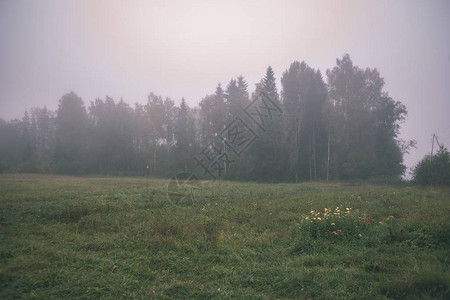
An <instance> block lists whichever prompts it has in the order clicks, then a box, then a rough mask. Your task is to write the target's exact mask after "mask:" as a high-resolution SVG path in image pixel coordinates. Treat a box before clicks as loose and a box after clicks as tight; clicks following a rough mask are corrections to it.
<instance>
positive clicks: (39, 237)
mask: <svg viewBox="0 0 450 300" xmlns="http://www.w3.org/2000/svg"><path fill="white" fill-rule="evenodd" d="M166 183H167V180H163V179H151V180H150V181H149V185H148V186H147V182H146V179H145V178H143V179H142V178H98V177H96V178H93V177H92V178H91V177H63V176H44V175H41V176H37V175H1V177H0V199H1V200H0V209H1V210H0V211H1V215H0V298H1V299H9V298H14V297H22V298H42V299H61V298H114V299H116V298H124V299H148V298H160V299H164V298H176V299H179V298H218V299H221V298H223V299H227V298H234V299H237V298H238V299H240V298H259V299H276V298H278V299H283V298H299V299H385V298H394V299H398V298H407V299H414V298H418V299H449V298H450V292H449V287H450V272H449V255H450V251H449V249H450V247H449V246H450V189H448V188H421V187H413V186H397V187H390V186H370V185H350V184H320V183H308V184H257V183H235V182H216V183H207V184H204V185H203V187H202V188H201V189H198V190H195V199H194V201H187V200H186V201H183V202H182V203H181V204H180V205H173V204H171V202H170V201H168V200H167V198H166V189H165V185H166Z"/></svg>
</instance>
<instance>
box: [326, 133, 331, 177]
mask: <svg viewBox="0 0 450 300" xmlns="http://www.w3.org/2000/svg"><path fill="white" fill-rule="evenodd" d="M330 137H331V134H330V128H328V156H327V182H328V179H329V177H330Z"/></svg>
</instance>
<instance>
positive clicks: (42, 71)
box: [0, 0, 450, 173]
mask: <svg viewBox="0 0 450 300" xmlns="http://www.w3.org/2000/svg"><path fill="white" fill-rule="evenodd" d="M449 28H450V2H449V1H245V2H244V1H9V0H6V1H5V0H3V1H1V2H0V118H3V119H5V120H11V119H14V118H21V117H22V115H23V113H24V111H25V110H26V109H29V108H31V107H43V106H44V105H46V106H47V107H48V108H49V109H52V110H55V109H57V105H58V100H59V99H60V98H61V97H62V96H63V95H64V94H66V93H68V92H70V91H74V92H76V93H77V94H78V95H79V96H80V97H81V98H82V99H83V101H84V103H85V105H88V104H89V102H90V101H93V100H95V99H96V98H98V97H100V98H104V97H105V96H106V95H108V96H110V97H112V98H114V99H115V100H120V99H121V98H123V100H124V101H125V102H127V103H129V104H130V105H132V106H133V105H134V103H136V102H138V103H146V101H147V96H148V95H149V93H150V92H153V93H155V94H156V95H162V96H164V97H165V96H168V97H171V98H172V99H174V100H175V102H176V103H177V104H179V103H180V100H181V98H182V97H185V98H186V101H187V103H188V104H189V106H191V107H192V106H196V105H197V104H198V103H199V102H200V101H201V99H202V98H203V97H204V96H205V95H206V94H211V93H213V92H214V90H215V87H216V86H217V83H218V82H221V83H222V85H226V84H227V83H228V82H229V81H230V79H231V78H234V77H237V76H239V75H243V76H244V77H245V79H246V80H247V82H248V84H249V91H250V92H251V91H253V90H254V88H255V84H256V83H258V82H259V81H260V79H261V78H262V77H263V76H264V74H265V71H266V68H267V67H268V66H269V65H270V66H272V68H273V70H274V71H275V76H276V78H277V80H278V81H277V84H278V90H281V86H280V78H281V76H282V73H283V72H284V71H285V70H286V69H287V68H289V65H290V64H291V63H292V62H293V61H295V60H298V61H305V62H306V63H308V65H309V66H311V67H313V68H318V69H320V70H321V71H322V74H325V72H326V70H327V69H331V68H333V67H334V66H335V65H336V58H341V57H342V56H343V55H344V54H345V53H349V54H350V55H351V58H352V61H353V63H354V64H355V65H357V66H359V67H360V68H366V67H370V68H377V69H378V71H379V72H380V74H381V76H382V77H383V78H384V80H385V82H386V85H385V90H386V91H388V92H389V94H390V96H391V97H392V98H393V99H394V100H396V101H401V102H402V103H403V104H404V105H405V106H406V108H407V110H408V117H407V119H406V121H405V122H404V123H403V124H402V130H401V137H402V138H403V139H405V140H409V139H415V140H417V147H418V148H417V149H412V150H411V152H410V154H409V155H407V156H406V157H405V164H406V166H407V167H408V168H409V167H412V166H413V165H414V164H415V163H416V162H417V161H418V160H419V159H420V158H422V157H423V155H424V154H425V153H427V152H430V150H431V140H432V134H433V133H435V134H436V135H437V136H438V139H439V142H440V143H441V144H442V143H443V144H444V145H446V146H447V147H448V145H449V144H450V122H449V117H448V114H449V112H450V34H449ZM407 173H408V171H407Z"/></svg>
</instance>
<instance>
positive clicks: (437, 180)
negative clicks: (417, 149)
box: [413, 147, 450, 186]
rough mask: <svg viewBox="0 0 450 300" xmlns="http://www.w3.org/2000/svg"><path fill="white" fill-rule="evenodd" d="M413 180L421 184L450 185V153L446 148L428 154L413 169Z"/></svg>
mask: <svg viewBox="0 0 450 300" xmlns="http://www.w3.org/2000/svg"><path fill="white" fill-rule="evenodd" d="M413 181H414V182H415V183H418V184H421V185H449V186H450V155H449V152H448V151H447V149H446V148H444V147H441V149H440V150H439V151H438V152H437V153H436V154H435V155H433V156H431V155H426V156H425V157H424V158H423V159H422V160H421V161H420V162H419V163H418V164H417V165H416V166H415V168H414V170H413Z"/></svg>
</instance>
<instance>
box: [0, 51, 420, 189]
mask: <svg viewBox="0 0 450 300" xmlns="http://www.w3.org/2000/svg"><path fill="white" fill-rule="evenodd" d="M325 77H326V78H325V79H324V78H323V75H322V74H321V72H320V71H319V70H317V69H314V68H312V67H310V66H309V65H308V64H306V63H305V62H298V61H295V62H293V63H292V64H291V65H290V66H289V68H288V69H287V70H285V71H284V72H283V73H282V76H281V89H280V92H279V91H278V88H277V85H276V77H275V73H274V72H273V70H272V68H271V67H268V68H267V72H266V74H265V76H263V77H262V79H261V81H260V82H259V83H258V84H256V86H255V89H254V90H253V91H251V92H250V91H249V88H248V83H247V82H246V80H245V79H244V77H243V76H238V77H237V78H233V79H231V80H230V82H229V83H228V84H227V85H226V86H224V87H222V86H221V84H220V83H219V84H218V86H217V87H216V89H215V91H213V92H212V93H210V94H207V95H206V96H205V97H203V99H202V100H201V101H200V103H199V104H198V105H197V106H195V107H189V106H188V105H187V103H186V101H185V99H184V98H183V99H182V100H181V104H180V105H178V106H177V105H175V102H174V101H173V100H172V99H170V98H168V97H165V98H164V97H162V96H158V95H155V94H153V93H150V95H149V96H148V99H147V103H146V104H139V103H137V104H135V105H134V107H131V106H130V105H129V104H127V103H126V102H124V101H123V100H122V99H121V100H119V101H116V100H114V99H112V98H110V97H106V98H105V99H96V100H94V101H91V102H90V103H89V105H88V106H85V103H84V102H83V100H82V99H81V98H80V97H79V96H78V95H77V94H76V93H74V92H70V93H68V94H66V95H64V96H62V98H61V99H60V100H59V104H58V109H57V110H56V111H51V110H49V109H47V108H46V107H44V108H31V109H30V110H29V111H26V112H25V113H24V115H23V117H22V119H21V120H18V119H15V120H12V121H9V122H6V121H4V120H1V119H0V171H1V172H44V173H47V172H48V173H64V174H86V173H92V174H113V175H143V174H145V173H146V172H148V173H149V174H150V175H151V176H172V175H174V174H176V173H177V172H180V171H187V172H193V173H194V174H196V173H198V174H200V175H199V176H206V175H205V174H206V171H204V170H202V168H201V166H199V163H198V162H199V160H198V159H197V160H195V159H194V158H195V157H201V156H202V155H204V156H205V154H209V155H211V154H212V152H211V151H210V150H211V149H213V148H214V149H215V151H217V154H220V156H217V157H225V156H224V155H226V157H227V161H225V160H223V162H225V164H223V165H224V166H223V168H219V169H218V168H214V170H213V171H215V172H216V173H217V172H219V173H220V174H219V175H220V176H221V177H223V178H227V179H235V180H260V181H271V182H300V181H307V180H353V179H361V180H368V179H378V180H397V179H399V178H400V177H401V176H402V175H403V174H404V172H405V166H404V165H403V154H404V153H405V152H407V151H408V149H409V147H411V146H413V142H411V141H408V142H406V141H403V140H401V139H400V138H399V130H400V125H401V123H402V121H403V120H404V119H405V117H406V115H407V110H406V107H405V106H404V105H403V104H402V103H401V102H399V101H395V100H394V99H392V98H391V97H390V96H389V94H388V93H387V91H385V90H384V80H383V78H382V77H381V76H380V74H379V72H378V71H377V70H376V69H370V68H367V69H361V68H359V67H357V66H355V65H354V64H353V62H352V61H351V59H350V56H349V55H348V54H346V55H344V56H343V57H342V58H340V59H337V60H336V66H334V67H333V68H332V69H328V70H327V71H326V76H325ZM258 97H259V98H258ZM261 97H263V98H261ZM264 99H265V100H264ZM258 101H260V104H261V103H262V104H264V105H262V104H261V105H260V104H258ZM261 101H262V102H261ZM252 105H253V106H252ZM258 105H259V106H258ZM250 109H253V111H252V112H251V113H247V114H246V110H247V112H248V110H250ZM272 114H273V115H274V116H272ZM275 115H276V116H275ZM269 116H270V118H269ZM272 117H273V118H272ZM237 118H238V119H237ZM236 120H238V121H239V122H241V123H242V125H245V126H246V127H245V128H246V130H248V132H249V134H254V135H255V136H257V138H254V139H253V140H252V143H251V144H248V145H245V141H247V140H248V139H245V138H243V137H236V136H234V140H235V141H238V140H239V139H240V141H242V142H241V145H245V146H246V147H247V148H246V149H245V152H243V153H238V154H240V155H236V153H235V154H233V153H232V151H231V150H234V149H232V148H233V146H232V145H230V144H226V143H224V141H225V139H224V136H225V135H226V132H225V131H226V130H229V132H228V140H227V141H228V142H230V141H231V138H230V137H231V135H230V134H231V133H230V130H231V127H230V126H231V125H232V124H237V123H235V121H236ZM259 122H262V123H264V126H266V125H267V124H269V125H270V126H267V127H265V128H264V127H262V126H261V124H262V123H259ZM233 126H234V125H233ZM239 130H240V129H236V132H235V133H236V135H237V134H241V131H242V130H241V131H239ZM221 138H222V140H221ZM241 138H242V139H241ZM208 147H209V148H208ZM211 147H213V148H211ZM205 157H206V156H205ZM216 175H217V174H216Z"/></svg>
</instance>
